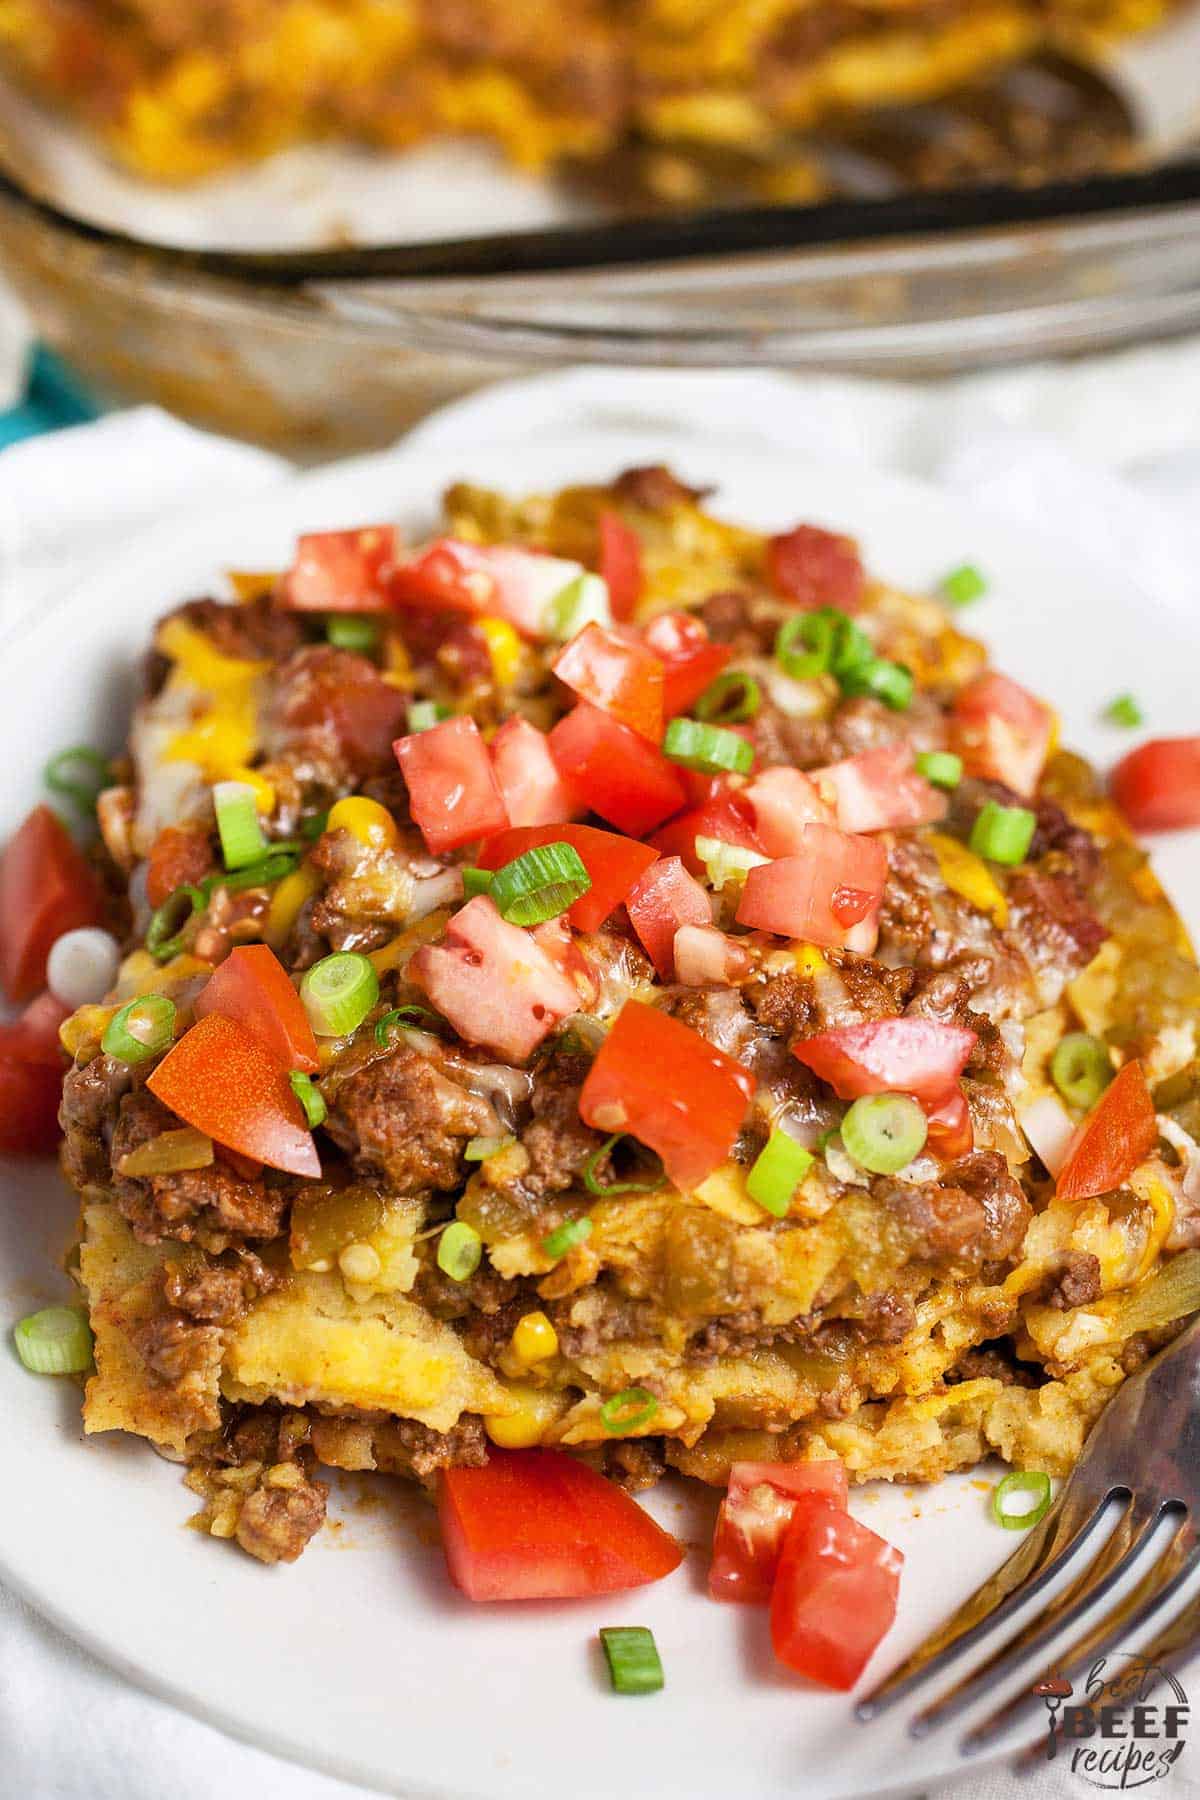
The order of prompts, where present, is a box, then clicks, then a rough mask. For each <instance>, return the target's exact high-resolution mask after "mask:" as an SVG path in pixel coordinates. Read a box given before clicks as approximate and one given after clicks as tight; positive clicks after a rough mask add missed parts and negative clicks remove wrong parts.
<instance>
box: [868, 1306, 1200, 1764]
mask: <svg viewBox="0 0 1200 1800" xmlns="http://www.w3.org/2000/svg"><path fill="white" fill-rule="evenodd" d="M1116 1501H1120V1502H1122V1503H1123V1504H1122V1508H1121V1515H1120V1518H1119V1521H1118V1523H1117V1525H1116V1529H1115V1530H1114V1531H1113V1533H1112V1535H1111V1537H1109V1538H1108V1539H1107V1540H1106V1541H1105V1543H1104V1545H1103V1548H1102V1549H1101V1550H1100V1552H1099V1554H1098V1555H1090V1556H1087V1557H1085V1556H1084V1552H1085V1551H1086V1550H1087V1547H1088V1546H1089V1544H1093V1543H1094V1540H1095V1538H1096V1536H1097V1533H1098V1532H1099V1530H1100V1528H1101V1526H1102V1524H1103V1523H1104V1520H1105V1518H1106V1517H1107V1516H1111V1508H1110V1502H1116ZM1164 1515H1171V1516H1175V1517H1176V1519H1177V1523H1176V1525H1175V1529H1174V1531H1173V1532H1172V1534H1171V1537H1170V1541H1169V1542H1168V1544H1167V1546H1166V1548H1165V1550H1164V1551H1162V1552H1161V1554H1159V1555H1158V1556H1157V1557H1156V1558H1155V1559H1154V1561H1153V1563H1152V1565H1151V1567H1150V1568H1149V1569H1148V1570H1147V1571H1146V1572H1145V1573H1144V1574H1143V1575H1142V1576H1141V1577H1140V1578H1139V1579H1138V1580H1137V1581H1136V1582H1135V1583H1134V1585H1133V1586H1132V1588H1130V1589H1129V1590H1128V1591H1127V1592H1125V1593H1123V1594H1121V1595H1119V1597H1118V1598H1116V1600H1115V1601H1114V1602H1113V1604H1111V1605H1110V1606H1109V1607H1108V1609H1107V1610H1106V1611H1105V1612H1104V1613H1103V1616H1101V1617H1099V1618H1098V1619H1097V1620H1096V1621H1095V1622H1093V1623H1092V1624H1090V1625H1084V1624H1083V1621H1084V1619H1085V1616H1086V1615H1088V1614H1091V1613H1092V1612H1093V1611H1094V1610H1095V1609H1097V1608H1100V1607H1102V1606H1103V1603H1104V1602H1105V1601H1107V1600H1111V1599H1112V1596H1113V1595H1114V1593H1115V1592H1116V1590H1117V1589H1118V1588H1120V1587H1121V1585H1122V1583H1123V1582H1124V1581H1125V1579H1126V1577H1127V1576H1128V1575H1129V1574H1130V1571H1131V1569H1132V1567H1133V1565H1134V1563H1135V1561H1136V1560H1137V1559H1138V1557H1139V1556H1140V1554H1141V1552H1142V1551H1143V1550H1144V1548H1145V1546H1146V1544H1147V1541H1148V1540H1149V1538H1150V1536H1151V1534H1152V1533H1153V1532H1154V1530H1155V1528H1156V1526H1157V1525H1158V1524H1159V1521H1160V1520H1161V1519H1162V1518H1163V1517H1164ZM1072 1565H1075V1566H1076V1567H1077V1573H1076V1576H1075V1579H1074V1580H1073V1581H1071V1582H1070V1583H1069V1585H1067V1586H1066V1587H1065V1588H1064V1589H1063V1590H1062V1591H1061V1592H1060V1593H1058V1594H1057V1596H1055V1597H1054V1598H1053V1599H1052V1600H1050V1601H1047V1602H1044V1603H1043V1605H1042V1607H1041V1608H1039V1610H1038V1611H1037V1613H1036V1614H1035V1615H1034V1616H1033V1617H1032V1618H1031V1619H1030V1620H1029V1621H1028V1622H1026V1623H1024V1624H1020V1623H1018V1622H1017V1620H1018V1615H1019V1614H1021V1613H1023V1612H1024V1610H1025V1608H1026V1607H1028V1606H1029V1605H1030V1603H1031V1602H1033V1601H1035V1600H1037V1599H1039V1598H1040V1597H1041V1596H1043V1595H1046V1594H1047V1593H1048V1591H1049V1590H1050V1589H1051V1588H1052V1587H1053V1586H1054V1584H1055V1583H1056V1582H1057V1581H1058V1580H1059V1579H1060V1578H1061V1577H1063V1576H1064V1574H1065V1573H1067V1571H1068V1570H1069V1569H1070V1568H1071V1567H1072ZM1197 1569H1200V1318H1197V1319H1196V1320H1195V1321H1194V1322H1193V1323H1192V1325H1191V1326H1190V1327H1189V1328H1188V1329H1187V1330H1186V1331H1185V1332H1183V1334H1182V1335H1181V1336H1180V1337H1178V1338H1176V1339H1175V1341H1174V1342H1173V1343H1172V1344H1169V1345H1168V1346H1167V1348H1166V1349H1165V1350H1162V1351H1160V1352H1159V1354H1158V1355H1157V1356H1156V1357H1154V1358H1153V1360H1152V1361H1150V1362H1148V1363H1147V1364H1146V1365H1145V1367H1144V1368H1142V1369H1140V1370H1139V1371H1138V1373H1137V1374H1136V1375H1133V1376H1131V1377H1130V1379H1129V1380H1128V1381H1126V1382H1125V1383H1124V1384H1123V1385H1122V1386H1121V1388H1120V1389H1119V1390H1118V1392H1117V1393H1116V1395H1115V1396H1114V1398H1113V1399H1112V1400H1111V1401H1110V1402H1109V1404H1108V1406H1107V1407H1106V1409H1105V1411H1104V1413H1103V1414H1102V1415H1101V1418H1100V1421H1099V1423H1098V1425H1097V1426H1096V1428H1095V1430H1094V1431H1093V1432H1092V1435H1091V1437H1090V1439H1089V1440H1088V1443H1087V1446H1086V1448H1085V1450H1084V1453H1083V1456H1082V1457H1081V1459H1080V1461H1079V1463H1078V1464H1077V1466H1076V1468H1075V1469H1074V1471H1073V1473H1072V1474H1071V1476H1070V1479H1069V1480H1068V1481H1067V1483H1066V1485H1065V1486H1064V1487H1063V1489H1062V1492H1061V1493H1060V1494H1059V1496H1058V1498H1057V1499H1056V1501H1055V1502H1054V1505H1053V1506H1052V1507H1051V1509H1050V1511H1049V1512H1048V1513H1047V1514H1046V1516H1045V1518H1044V1519H1042V1520H1041V1521H1040V1523H1039V1524H1037V1525H1035V1526H1034V1527H1033V1528H1032V1529H1031V1530H1030V1532H1029V1534H1028V1536H1027V1537H1026V1539H1025V1540H1024V1542H1023V1543H1022V1545H1021V1547H1020V1549H1019V1550H1018V1551H1017V1553H1016V1555H1015V1556H1012V1557H1010V1558H1009V1560H1008V1562H1006V1563H1005V1564H1004V1566H1003V1567H1002V1568H1001V1569H999V1570H998V1571H997V1573H996V1574H995V1575H993V1576H992V1577H991V1578H990V1580H988V1581H986V1582H984V1584H983V1586H982V1587H981V1588H979V1589H978V1590H977V1591H976V1592H975V1593H974V1594H973V1595H972V1596H971V1598H970V1599H969V1600H967V1601H965V1602H964V1604H963V1605H962V1606H961V1607H959V1609H958V1611H957V1612H956V1613H955V1614H954V1615H953V1617H952V1618H950V1619H948V1620H947V1621H946V1622H945V1624H943V1625H941V1626H940V1627H939V1628H938V1629H937V1630H936V1631H935V1632H934V1633H933V1634H932V1635H931V1636H930V1637H928V1638H926V1640H925V1642H924V1643H923V1644H921V1645H920V1647H919V1648H918V1649H916V1650H915V1651H914V1652H913V1653H912V1655H911V1656H910V1657H909V1658H908V1659H907V1661H905V1662H904V1663H902V1664H901V1665H900V1667H899V1668H898V1669H896V1670H895V1671H894V1672H893V1673H892V1674H891V1675H889V1676H888V1678H887V1680H886V1681H884V1682H882V1683H881V1684H880V1686H879V1687H877V1688H876V1689H874V1691H873V1692H872V1693H870V1694H868V1695H867V1696H866V1697H865V1698H864V1699H863V1700H861V1701H860V1702H859V1705H858V1708H857V1712H858V1717H859V1718H860V1719H863V1720H867V1719H873V1718H875V1717H877V1716H878V1715H879V1714H880V1713H882V1712H884V1711H885V1710H887V1709H888V1708H890V1707H893V1706H896V1705H897V1704H898V1703H899V1702H900V1701H902V1700H911V1699H912V1698H913V1697H914V1696H916V1697H917V1698H918V1700H919V1701H924V1700H925V1697H926V1695H928V1696H929V1700H928V1702H927V1703H926V1704H924V1705H922V1706H921V1709H920V1710H919V1711H918V1712H916V1713H915V1715H914V1716H913V1718H912V1719H911V1720H910V1722H909V1730H910V1732H911V1733H912V1735H913V1736H914V1737H924V1736H925V1735H926V1734H927V1733H928V1732H931V1731H933V1730H934V1729H935V1728H937V1727H938V1726H941V1725H945V1724H947V1723H949V1721H950V1720H952V1719H955V1718H958V1717H959V1716H960V1715H961V1714H962V1713H964V1712H965V1711H966V1710H967V1709H968V1708H969V1707H971V1706H973V1705H974V1704H975V1703H976V1702H977V1701H980V1700H982V1699H985V1698H986V1697H987V1696H988V1695H989V1694H992V1693H995V1692H996V1691H997V1690H998V1689H999V1688H1000V1687H1001V1686H1002V1685H1003V1684H1004V1683H1005V1682H1007V1680H1008V1678H1009V1677H1010V1676H1011V1675H1012V1674H1013V1673H1014V1672H1015V1671H1016V1670H1017V1669H1018V1668H1019V1667H1020V1666H1021V1665H1022V1664H1024V1663H1025V1662H1026V1661H1029V1662H1030V1663H1031V1666H1032V1667H1033V1668H1034V1669H1035V1670H1036V1673H1034V1674H1032V1675H1031V1679H1030V1682H1029V1683H1028V1684H1027V1685H1026V1687H1025V1689H1024V1690H1023V1691H1022V1692H1020V1693H1018V1694H1017V1695H1015V1696H1014V1697H1013V1698H1012V1699H1010V1700H1008V1701H1007V1702H1005V1703H1004V1704H1002V1705H1000V1706H998V1707H997V1708H996V1709H995V1710H994V1711H992V1712H991V1713H990V1714H988V1715H987V1717H986V1718H984V1720H983V1721H982V1723H980V1724H977V1725H976V1726H975V1727H974V1728H973V1729H972V1730H971V1731H970V1732H969V1734H968V1735H967V1736H966V1737H965V1738H964V1739H963V1741H962V1744H961V1746H960V1748H961V1750H962V1752H963V1754H964V1755H972V1754H974V1753H975V1752H977V1751H980V1750H983V1749H985V1748H987V1747H988V1746H990V1745H992V1744H994V1743H995V1741H996V1740H997V1739H998V1738H1000V1737H1001V1736H1003V1735H1004V1734H1005V1733H1007V1732H1008V1731H1009V1730H1010V1729H1013V1728H1015V1727H1016V1726H1017V1725H1018V1724H1019V1723H1021V1722H1023V1720H1024V1716H1025V1715H1026V1714H1027V1713H1028V1714H1030V1715H1031V1717H1032V1715H1034V1714H1038V1715H1039V1716H1040V1718H1041V1719H1042V1721H1043V1722H1044V1720H1045V1713H1044V1711H1042V1710H1041V1704H1042V1703H1041V1700H1040V1699H1038V1698H1037V1697H1036V1695H1035V1692H1034V1689H1035V1685H1036V1684H1038V1683H1040V1682H1044V1681H1048V1680H1050V1679H1051V1678H1052V1677H1059V1676H1060V1675H1065V1676H1066V1677H1067V1678H1068V1679H1069V1678H1070V1676H1071V1675H1072V1674H1073V1673H1075V1672H1076V1671H1078V1670H1079V1669H1080V1668H1081V1667H1082V1666H1083V1665H1085V1664H1087V1663H1089V1662H1090V1663H1095V1662H1096V1661H1097V1659H1099V1658H1101V1657H1105V1656H1108V1655H1110V1654H1112V1653H1113V1652H1115V1651H1116V1650H1117V1649H1118V1648H1119V1647H1120V1646H1121V1645H1122V1644H1124V1643H1126V1642H1128V1641H1129V1640H1131V1639H1132V1638H1134V1636H1135V1634H1137V1633H1139V1632H1140V1631H1141V1630H1142V1628H1143V1626H1145V1625H1146V1624H1147V1622H1148V1621H1149V1620H1151V1619H1152V1618H1153V1617H1154V1615H1155V1614H1156V1613H1157V1612H1158V1611H1159V1610H1160V1608H1164V1607H1166V1606H1167V1605H1168V1604H1169V1603H1170V1601H1171V1600H1172V1599H1173V1598H1174V1597H1175V1596H1176V1595H1177V1594H1178V1593H1179V1592H1180V1590H1181V1589H1182V1588H1183V1587H1184V1586H1185V1585H1186V1584H1187V1582H1188V1580H1189V1578H1190V1577H1191V1576H1192V1575H1193V1574H1194V1573H1195V1572H1196V1570H1197ZM1080 1626H1082V1635H1080V1636H1076V1637H1073V1638H1072V1639H1071V1640H1070V1642H1069V1647H1068V1648H1067V1649H1066V1650H1064V1651H1061V1652H1059V1653H1057V1654H1055V1656H1054V1658H1053V1663H1052V1664H1050V1663H1048V1662H1046V1661H1042V1662H1039V1663H1034V1662H1033V1659H1034V1658H1036V1657H1038V1656H1039V1655H1043V1654H1044V1653H1045V1652H1046V1651H1047V1648H1048V1646H1049V1645H1050V1644H1051V1642H1052V1641H1054V1640H1056V1639H1058V1638H1059V1637H1060V1635H1064V1634H1066V1633H1069V1632H1073V1631H1074V1630H1075V1628H1076V1627H1080ZM1198 1638H1200V1592H1198V1593H1197V1594H1195V1595H1193V1596H1192V1597H1191V1598H1190V1599H1189V1600H1188V1601H1187V1603H1186V1604H1185V1606H1184V1607H1183V1609H1182V1611H1180V1612H1179V1614H1178V1615H1177V1616H1175V1617H1173V1618H1172V1619H1171V1620H1170V1622H1169V1623H1168V1624H1166V1625H1165V1626H1163V1627H1162V1628H1161V1629H1160V1630H1159V1632H1158V1634H1157V1636H1155V1637H1154V1638H1153V1640H1152V1641H1151V1642H1150V1643H1149V1644H1147V1645H1145V1646H1144V1647H1140V1646H1139V1658H1140V1659H1142V1660H1144V1661H1145V1662H1146V1663H1151V1664H1159V1665H1161V1664H1164V1663H1167V1662H1176V1661H1179V1660H1182V1659H1183V1658H1184V1657H1185V1656H1186V1654H1187V1652H1188V1650H1189V1649H1190V1648H1191V1646H1192V1645H1193V1644H1194V1643H1195V1642H1196V1640H1197V1639H1198ZM992 1645H994V1646H995V1648H994V1649H993V1651H992V1654H991V1655H989V1656H988V1657H987V1659H986V1661H984V1663H983V1664H982V1666H980V1667H979V1668H977V1669H975V1670H974V1672H973V1673H970V1674H967V1675H958V1676H957V1677H955V1675H954V1669H955V1666H956V1665H957V1664H959V1663H960V1662H961V1661H962V1660H963V1659H964V1658H966V1657H968V1656H969V1655H970V1654H971V1653H972V1652H973V1651H976V1650H978V1649H980V1648H981V1647H983V1648H988V1647H990V1646H992ZM942 1677H946V1678H947V1681H948V1683H949V1685H948V1686H947V1685H946V1683H943V1682H942V1679H941V1678H942ZM939 1689H944V1691H942V1692H941V1697H940V1698H938V1697H936V1696H937V1693H938V1691H939ZM1042 1728H1043V1729H1044V1723H1043V1727H1042Z"/></svg>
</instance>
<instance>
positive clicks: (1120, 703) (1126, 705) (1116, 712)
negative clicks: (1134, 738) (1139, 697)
mask: <svg viewBox="0 0 1200 1800" xmlns="http://www.w3.org/2000/svg"><path fill="white" fill-rule="evenodd" d="M1104 717H1105V718H1106V719H1107V720H1108V722H1109V724H1110V725H1124V726H1125V727H1126V728H1127V729H1128V730H1130V731H1132V730H1133V729H1134V727H1135V726H1137V725H1141V724H1144V722H1145V715H1144V714H1143V712H1142V709H1141V707H1140V706H1139V705H1138V703H1137V701H1136V700H1135V699H1134V697H1133V695H1132V694H1118V695H1117V696H1116V698H1115V699H1114V700H1110V701H1109V703H1108V705H1107V706H1106V707H1105V709H1104Z"/></svg>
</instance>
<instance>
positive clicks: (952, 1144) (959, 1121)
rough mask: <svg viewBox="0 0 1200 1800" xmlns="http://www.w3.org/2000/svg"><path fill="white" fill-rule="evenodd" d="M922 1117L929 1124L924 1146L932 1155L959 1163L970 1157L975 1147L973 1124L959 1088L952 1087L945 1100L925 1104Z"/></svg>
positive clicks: (964, 1097)
mask: <svg viewBox="0 0 1200 1800" xmlns="http://www.w3.org/2000/svg"><path fill="white" fill-rule="evenodd" d="M925 1119H926V1123H927V1125H928V1127H929V1135H928V1137H927V1138H926V1140H925V1145H926V1148H927V1149H928V1150H930V1151H932V1153H933V1154H934V1156H940V1157H941V1159H942V1161H943V1162H958V1161H959V1160H960V1159H961V1158H962V1157H964V1156H970V1154H971V1151H972V1150H973V1149H974V1147H975V1127H974V1125H973V1124H972V1123H971V1109H970V1107H969V1106H968V1105H967V1096H966V1095H965V1094H964V1093H963V1091H962V1089H961V1088H955V1089H954V1091H953V1093H951V1094H948V1095H947V1096H946V1098H945V1099H944V1100H939V1101H937V1102H936V1104H933V1103H931V1104H929V1105H927V1106H926V1108H925Z"/></svg>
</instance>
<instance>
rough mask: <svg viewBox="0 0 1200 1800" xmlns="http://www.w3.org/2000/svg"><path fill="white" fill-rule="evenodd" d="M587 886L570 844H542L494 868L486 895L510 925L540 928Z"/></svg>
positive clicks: (580, 860) (586, 876)
mask: <svg viewBox="0 0 1200 1800" xmlns="http://www.w3.org/2000/svg"><path fill="white" fill-rule="evenodd" d="M591 885H592V878H591V876H590V875H589V874H588V872H587V870H586V869H585V868H584V866H583V862H582V859H581V858H580V855H579V852H578V850H576V849H575V847H574V845H572V844H561V843H560V844H544V845H542V846H541V847H540V848H539V849H535V850H526V851H525V852H524V853H523V854H522V855H520V856H517V857H514V858H513V860H512V862H510V863H505V865H504V867H503V868H502V869H497V870H496V873H495V874H494V875H493V876H492V883H491V887H490V889H489V892H490V894H491V897H492V899H493V901H494V902H495V905H496V910H497V912H498V913H499V914H500V917H501V918H502V919H507V920H508V922H509V924H510V925H540V924H542V923H543V921H544V920H546V919H556V918H557V917H558V915H559V913H564V912H566V910H567V908H568V906H572V905H573V904H574V902H575V901H576V900H578V899H579V898H580V896H581V895H583V894H586V893H587V891H588V889H589V888H590V887H591Z"/></svg>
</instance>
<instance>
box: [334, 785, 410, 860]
mask: <svg viewBox="0 0 1200 1800" xmlns="http://www.w3.org/2000/svg"><path fill="white" fill-rule="evenodd" d="M325 829H326V830H327V831H348V832H349V833H350V835H351V837H356V838H357V839H358V841H359V843H360V844H364V845H365V846H366V848H367V849H368V850H392V849H394V848H395V846H396V845H397V843H399V841H400V834H399V832H398V831H397V830H396V821H395V819H393V817H392V815H391V813H390V812H389V811H388V809H387V807H386V806H380V804H379V802H378V800H366V799H364V798H363V796H362V795H361V794H351V796H350V798H349V799H348V800H339V801H338V803H337V805H336V806H334V807H331V808H330V812H329V819H328V821H327V823H326V827H325Z"/></svg>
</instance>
